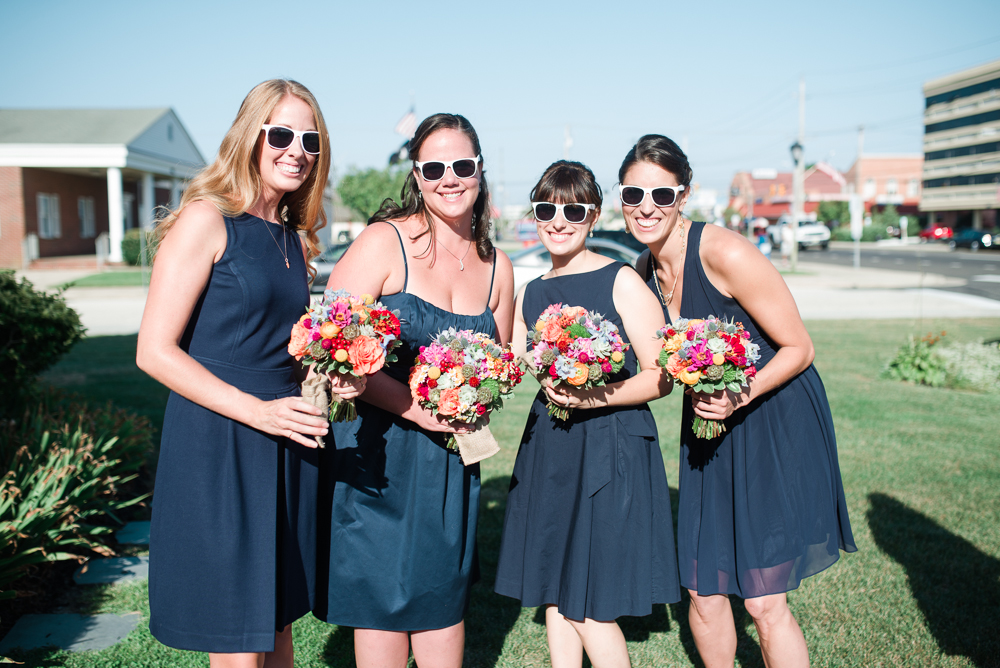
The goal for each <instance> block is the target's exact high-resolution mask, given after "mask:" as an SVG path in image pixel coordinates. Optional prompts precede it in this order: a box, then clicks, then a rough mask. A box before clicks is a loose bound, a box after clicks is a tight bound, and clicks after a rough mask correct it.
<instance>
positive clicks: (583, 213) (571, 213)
mask: <svg viewBox="0 0 1000 668" xmlns="http://www.w3.org/2000/svg"><path fill="white" fill-rule="evenodd" d="M563 215H564V216H565V217H566V220H567V221H569V222H571V223H582V222H583V219H584V218H586V217H587V207H585V206H581V205H579V204H567V205H566V206H564V207H563Z"/></svg>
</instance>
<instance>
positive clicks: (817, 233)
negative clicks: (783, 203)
mask: <svg viewBox="0 0 1000 668" xmlns="http://www.w3.org/2000/svg"><path fill="white" fill-rule="evenodd" d="M791 223H792V221H791V218H790V217H788V216H782V217H781V218H779V219H778V224H777V225H771V226H770V227H768V228H767V235H768V236H769V237H770V238H771V245H773V246H774V247H775V248H781V230H782V228H783V227H784V226H785V225H791ZM795 239H796V241H798V242H799V249H801V250H805V249H806V248H819V249H821V250H826V249H827V248H829V247H830V228H829V227H827V226H826V225H824V224H823V223H818V222H816V221H815V220H800V221H799V228H798V230H796V232H795Z"/></svg>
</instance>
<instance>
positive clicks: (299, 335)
mask: <svg viewBox="0 0 1000 668" xmlns="http://www.w3.org/2000/svg"><path fill="white" fill-rule="evenodd" d="M310 343H312V336H311V335H310V332H309V330H308V329H306V328H305V327H303V326H302V325H300V324H299V323H295V324H294V325H292V338H291V340H290V341H289V342H288V354H289V355H294V356H295V359H297V360H300V359H302V356H303V355H305V354H306V351H307V350H309V344H310Z"/></svg>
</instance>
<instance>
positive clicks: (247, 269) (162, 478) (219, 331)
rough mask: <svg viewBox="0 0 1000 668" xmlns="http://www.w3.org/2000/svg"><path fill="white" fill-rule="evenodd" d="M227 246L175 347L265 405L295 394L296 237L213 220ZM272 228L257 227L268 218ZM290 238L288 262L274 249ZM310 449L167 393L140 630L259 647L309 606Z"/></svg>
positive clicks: (188, 645) (186, 642)
mask: <svg viewBox="0 0 1000 668" xmlns="http://www.w3.org/2000/svg"><path fill="white" fill-rule="evenodd" d="M225 224H226V234H227V237H228V241H227V245H226V250H225V253H224V254H223V256H222V259H220V260H219V261H218V262H217V263H216V264H215V266H214V267H213V268H212V274H211V277H210V278H209V282H208V285H207V286H206V287H205V290H204V292H203V293H202V294H201V297H200V298H199V300H198V303H197V305H196V306H195V309H194V312H193V313H192V315H191V320H190V322H189V323H188V326H187V329H186V331H185V333H184V336H183V339H182V340H181V347H182V348H183V349H184V350H185V351H187V353H188V354H190V355H191V356H192V357H193V358H194V359H196V360H197V361H198V362H200V363H201V364H202V365H203V366H205V367H206V368H207V369H208V370H209V371H211V372H212V373H213V374H215V375H216V376H218V377H219V378H221V379H222V380H224V381H226V382H227V383H230V384H232V385H234V386H236V387H237V388H239V389H241V390H243V391H244V392H247V393H249V394H252V395H253V396H255V397H257V398H259V399H263V400H272V399H277V398H280V397H289V396H297V395H298V394H299V392H300V390H299V384H298V383H297V381H296V379H295V375H294V371H293V366H292V364H293V361H294V360H293V358H292V357H291V356H290V355H289V354H288V350H287V346H288V340H289V336H290V332H291V328H292V325H293V324H294V323H295V322H296V321H297V320H298V319H299V317H300V316H301V315H302V314H303V313H305V309H306V308H307V306H308V304H309V288H308V284H307V277H306V267H305V262H304V260H303V258H302V249H301V246H300V244H299V237H298V235H297V234H296V233H295V232H294V231H291V230H287V229H285V228H279V227H278V226H277V225H271V223H267V222H265V221H264V220H262V219H260V218H257V217H256V216H251V215H249V214H243V215H242V216H239V217H237V218H228V217H227V218H225ZM268 225H271V230H270V231H269V230H268V228H267V227H266V226H268ZM272 233H273V234H274V237H275V238H276V239H277V241H278V243H279V244H282V248H283V247H284V241H283V240H282V237H281V235H282V234H285V235H287V238H288V261H289V264H290V266H291V268H286V267H285V260H284V258H283V257H282V253H281V252H280V251H279V249H278V248H276V247H275V238H272V236H271V234H272ZM317 483H318V461H317V455H316V452H315V450H312V449H309V448H304V447H302V446H300V445H298V444H296V443H294V442H292V441H289V440H287V439H285V438H282V437H278V436H271V435H268V434H264V433H262V432H259V431H256V430H254V429H251V428H250V427H248V426H246V425H244V424H242V423H240V422H236V421H234V420H230V419H228V418H225V417H222V416H221V415H219V414H218V413H215V412H213V411H210V410H208V409H207V408H203V407H202V406H199V405H197V404H195V403H192V402H191V401H188V400H187V399H185V398H184V397H182V396H180V395H178V394H175V393H173V392H171V393H170V398H169V399H168V401H167V409H166V414H165V415H164V419H163V438H162V441H161V443H160V457H159V465H158V467H157V471H156V490H155V493H154V496H153V516H152V525H151V527H150V544H149V557H150V563H149V607H150V619H149V630H150V632H151V633H152V634H153V636H154V637H156V639H157V640H159V641H160V642H162V643H163V644H165V645H169V646H171V647H176V648H178V649H187V650H196V651H201V652H266V651H272V650H273V649H274V633H275V631H276V630H280V629H282V628H284V627H285V626H286V625H287V624H290V623H291V622H292V621H294V620H295V619H296V618H298V617H301V616H302V615H303V614H305V613H306V612H308V611H309V609H310V607H311V606H310V604H311V590H312V578H313V576H314V572H315V549H316V548H315V505H316V486H317Z"/></svg>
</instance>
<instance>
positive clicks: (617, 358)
mask: <svg viewBox="0 0 1000 668" xmlns="http://www.w3.org/2000/svg"><path fill="white" fill-rule="evenodd" d="M624 358H625V356H624V355H622V351H620V350H616V351H615V352H613V353H611V361H612V362H614V363H615V364H618V363H619V362H621V361H622V360H623V359H624Z"/></svg>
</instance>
